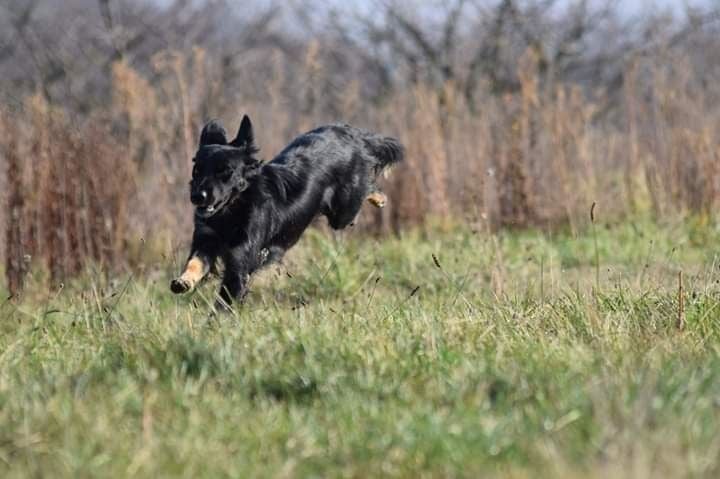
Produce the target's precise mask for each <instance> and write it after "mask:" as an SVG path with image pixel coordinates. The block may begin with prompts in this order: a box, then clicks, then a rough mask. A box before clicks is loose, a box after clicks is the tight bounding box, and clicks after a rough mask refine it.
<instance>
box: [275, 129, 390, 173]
mask: <svg viewBox="0 0 720 479" xmlns="http://www.w3.org/2000/svg"><path fill="white" fill-rule="evenodd" d="M358 155H360V156H364V158H360V157H358ZM298 156H304V157H308V158H312V159H313V163H314V164H315V166H316V167H317V166H321V165H323V164H335V165H337V164H343V163H345V162H346V161H361V160H362V161H365V162H366V163H368V164H369V165H370V166H371V167H372V169H373V173H374V174H375V176H377V175H379V174H380V173H381V172H382V171H383V170H384V169H385V168H387V167H389V166H391V165H393V164H395V163H398V162H400V161H401V160H402V159H403V147H402V145H401V144H400V142H399V141H398V140H396V139H395V138H392V137H387V136H382V135H378V134H376V133H372V132H369V131H367V130H363V129H361V128H356V127H353V126H350V125H348V124H335V125H325V126H321V127H318V128H315V129H314V130H311V131H309V132H307V133H305V134H302V135H300V136H298V137H297V138H295V140H293V141H292V142H291V143H290V144H289V145H288V146H286V147H285V148H284V149H283V150H282V151H281V152H280V153H279V154H278V155H277V156H276V157H275V158H274V159H273V160H272V162H271V163H276V164H286V163H288V162H290V161H292V160H293V159H294V158H297V157H298Z"/></svg>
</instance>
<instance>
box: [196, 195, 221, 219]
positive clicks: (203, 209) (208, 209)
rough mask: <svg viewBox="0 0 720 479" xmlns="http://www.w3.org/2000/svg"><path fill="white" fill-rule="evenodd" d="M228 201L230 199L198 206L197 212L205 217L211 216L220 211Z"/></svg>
mask: <svg viewBox="0 0 720 479" xmlns="http://www.w3.org/2000/svg"><path fill="white" fill-rule="evenodd" d="M227 202H228V199H225V200H220V201H218V202H217V203H215V204H212V205H208V206H196V207H195V212H196V213H197V214H198V215H199V216H201V217H203V218H209V217H211V216H213V215H214V214H216V213H217V212H218V211H220V210H221V209H222V208H223V206H225V204H226V203H227Z"/></svg>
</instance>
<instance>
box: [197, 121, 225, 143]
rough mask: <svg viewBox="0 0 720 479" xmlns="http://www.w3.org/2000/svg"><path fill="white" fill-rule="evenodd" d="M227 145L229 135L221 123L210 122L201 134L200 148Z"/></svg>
mask: <svg viewBox="0 0 720 479" xmlns="http://www.w3.org/2000/svg"><path fill="white" fill-rule="evenodd" d="M204 145H227V133H225V128H223V127H222V125H221V124H220V122H219V121H217V120H210V121H209V122H208V123H207V125H205V127H204V128H203V129H202V133H200V146H204Z"/></svg>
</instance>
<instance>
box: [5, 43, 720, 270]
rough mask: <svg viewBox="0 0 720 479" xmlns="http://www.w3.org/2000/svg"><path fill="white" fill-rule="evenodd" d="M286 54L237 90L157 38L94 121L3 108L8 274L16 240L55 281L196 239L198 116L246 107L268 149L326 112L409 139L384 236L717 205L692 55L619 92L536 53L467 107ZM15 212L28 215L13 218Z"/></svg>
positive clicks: (213, 69)
mask: <svg viewBox="0 0 720 479" xmlns="http://www.w3.org/2000/svg"><path fill="white" fill-rule="evenodd" d="M279 58H280V56H279V55H278V56H277V57H274V58H273V57H271V58H269V59H267V60H266V61H271V62H274V63H273V65H275V67H274V68H273V72H274V73H273V77H272V78H271V79H270V81H264V82H261V83H257V82H254V81H253V77H252V72H251V71H248V72H247V73H244V74H243V75H245V76H244V77H243V78H242V79H240V80H241V81H240V82H238V81H234V82H233V85H237V84H238V83H240V84H241V85H245V86H244V87H243V88H241V89H240V90H237V88H234V89H232V90H229V89H226V88H225V85H224V83H223V81H224V75H225V73H224V70H223V68H222V65H220V64H218V60H217V59H215V58H212V57H211V56H209V55H207V54H206V53H205V52H204V51H203V50H201V49H195V50H193V51H191V52H187V53H186V52H178V51H161V52H159V53H157V54H156V55H155V57H154V60H153V68H154V70H153V72H152V75H149V74H141V73H140V72H139V71H136V70H134V69H133V67H132V66H131V65H130V64H129V63H127V62H124V61H122V62H118V63H116V64H115V65H114V66H113V68H112V72H113V74H112V92H111V95H110V97H111V102H109V104H108V105H106V106H98V107H97V108H96V110H95V111H93V112H90V114H88V115H87V117H83V118H66V117H64V116H63V114H62V112H56V111H54V110H53V107H52V106H51V105H47V104H44V103H43V99H42V96H41V95H36V96H35V97H33V98H30V99H28V101H27V102H26V105H27V106H26V108H25V109H24V110H23V111H15V112H12V113H10V112H7V111H6V112H4V113H3V114H2V116H3V123H4V124H5V125H10V127H6V128H4V129H3V132H4V133H3V138H2V140H1V143H2V144H3V145H4V146H5V148H4V149H3V150H4V154H3V156H2V161H3V163H4V165H5V166H4V169H5V170H6V171H7V174H6V179H5V181H7V182H9V184H8V185H7V188H6V191H7V192H8V193H9V196H8V197H7V200H8V201H9V202H10V203H9V205H10V209H9V210H8V211H9V215H10V216H6V222H5V223H6V233H5V235H4V236H5V237H6V238H8V240H9V241H8V244H7V246H6V251H5V252H6V254H7V255H8V258H9V260H10V261H11V262H10V263H8V262H7V261H6V263H7V264H8V266H9V267H8V268H7V271H8V274H15V273H13V271H16V270H17V269H18V267H17V266H15V265H13V264H11V263H12V261H15V260H16V259H17V257H18V253H17V252H18V251H20V252H26V253H27V254H29V255H31V256H32V257H35V258H37V257H39V256H43V257H46V259H45V260H44V262H45V263H46V265H47V267H48V268H49V269H50V271H51V273H52V275H53V276H54V277H58V278H60V277H62V276H64V275H66V274H67V273H73V272H76V271H78V268H79V266H80V262H82V261H81V260H82V259H83V258H94V259H100V260H102V261H105V262H107V263H108V264H116V263H117V262H118V261H120V260H127V258H126V257H124V256H126V255H124V254H123V251H124V250H125V249H124V248H123V247H122V245H123V244H126V243H127V242H131V243H132V242H137V241H138V239H139V238H146V239H147V238H157V237H168V236H171V237H172V238H174V239H175V241H176V245H177V242H178V240H177V238H182V237H186V236H189V228H190V219H191V214H190V211H189V206H188V204H187V200H186V194H187V193H186V184H187V179H188V176H189V170H190V158H191V155H192V152H193V149H194V147H195V142H196V140H197V132H198V130H199V128H200V127H201V126H202V124H203V122H204V121H206V120H207V119H208V118H210V117H219V118H221V119H223V120H225V122H226V124H227V126H228V128H229V129H234V128H235V127H236V126H237V125H236V123H237V122H238V119H239V118H240V116H241V114H242V113H244V112H247V113H249V114H250V115H251V117H252V118H253V119H254V121H255V124H256V125H257V136H258V140H259V143H260V145H261V146H262V149H263V154H264V155H265V157H266V158H268V159H269V158H271V157H272V155H273V154H274V153H276V152H277V151H279V150H280V148H281V147H282V146H284V145H285V144H286V143H287V142H288V141H289V140H290V139H291V138H292V137H293V136H294V135H296V134H299V133H301V132H302V131H304V130H306V129H308V128H311V127H312V126H314V125H317V124H320V123H326V122H333V121H351V122H353V123H354V124H357V125H360V126H364V127H367V128H371V129H373V130H378V131H381V132H384V133H387V134H390V135H395V136H397V137H399V138H400V139H401V141H402V142H403V143H404V144H405V145H406V147H407V162H406V163H405V164H404V165H403V166H401V167H399V168H398V170H397V171H396V172H395V173H394V175H393V176H392V177H391V179H390V180H388V181H387V182H386V184H385V185H384V188H385V189H386V190H387V192H388V196H389V198H390V202H389V205H388V207H387V208H386V210H384V211H381V212H372V213H371V212H368V213H366V215H365V217H364V218H362V220H361V222H360V227H362V228H366V229H369V230H372V231H376V232H381V231H384V232H387V231H399V230H400V229H401V228H403V227H405V226H407V225H417V224H423V223H424V222H426V221H427V220H428V219H429V218H449V217H457V218H462V219H463V220H464V221H467V222H469V223H472V224H473V225H475V227H478V228H485V227H490V228H496V227H516V228H522V227H528V226H540V227H546V228H555V227H563V226H569V227H570V228H571V229H572V230H573V231H575V232H577V231H578V230H579V229H581V228H583V227H585V226H586V225H587V223H588V220H587V211H588V208H589V207H590V205H591V204H593V203H594V202H595V203H597V205H598V208H599V210H602V212H603V216H604V217H605V218H619V217H623V216H628V215H632V214H635V213H638V212H641V213H642V212H652V213H653V214H655V215H656V216H664V215H669V214H670V215H672V214H678V213H682V214H684V213H688V212H690V213H696V214H698V215H700V216H701V217H703V216H705V217H707V216H708V215H710V214H711V213H712V211H714V208H716V207H717V206H718V200H719V198H720V171H718V170H719V169H720V166H719V165H720V162H719V161H718V160H720V159H719V158H718V154H719V152H720V150H719V149H718V142H717V138H718V137H720V136H719V135H718V133H720V131H718V130H719V129H720V128H719V127H720V121H719V118H718V114H717V112H716V109H715V108H714V107H713V105H714V104H715V103H716V102H715V100H716V98H717V96H718V92H717V91H716V90H717V87H716V86H715V85H717V84H718V82H712V81H707V80H708V79H707V76H711V75H712V73H708V72H705V73H703V75H704V77H702V78H700V77H699V75H700V74H699V73H698V74H695V73H693V71H692V69H691V68H690V66H689V65H687V64H686V63H685V62H683V60H682V58H675V57H672V56H670V54H668V56H667V57H660V58H658V57H657V56H655V57H638V58H637V59H636V60H635V61H633V62H631V63H629V64H628V67H627V71H626V72H625V74H624V75H623V77H622V79H623V81H622V85H621V87H619V88H617V87H614V89H607V90H605V91H603V90H598V91H583V90H582V89H581V88H580V87H578V86H575V85H572V84H563V83H558V82H556V81H553V80H552V78H551V77H550V76H549V75H548V74H547V73H544V72H543V71H541V69H539V68H538V60H537V56H536V55H535V54H534V53H533V50H528V52H527V53H526V54H525V55H524V56H523V57H522V58H521V60H520V62H519V64H518V66H517V68H518V72H519V74H518V76H519V78H520V85H519V89H518V90H517V91H516V92H513V93H506V94H503V95H502V96H497V95H495V94H494V93H493V92H492V90H491V89H490V88H489V87H487V88H485V89H480V90H479V91H478V93H477V94H476V95H474V100H473V101H474V104H472V105H470V104H468V103H467V97H466V96H465V95H461V94H458V92H457V91H456V88H455V86H454V84H453V83H452V82H451V81H449V82H447V83H445V84H444V85H442V86H441V87H439V88H438V87H430V86H428V85H424V84H414V85H410V86H409V87H408V88H407V89H405V90H399V91H396V92H394V93H392V94H391V95H388V96H386V97H385V98H383V99H382V100H381V101H373V102H369V101H365V100H364V99H362V98H360V97H359V93H358V92H359V89H358V86H357V85H356V84H353V83H350V84H343V85H335V84H333V83H332V78H333V77H332V74H331V73H332V72H330V71H328V68H326V62H327V61H329V60H327V57H326V56H325V55H324V52H323V46H322V44H320V43H317V42H311V43H309V45H308V47H307V49H306V52H305V55H304V57H303V59H302V60H301V62H302V67H301V68H300V69H299V71H300V72H301V74H299V75H297V74H296V75H293V76H292V77H288V76H286V75H285V70H284V63H283V62H282V61H281V60H280V59H279ZM700 81H703V87H702V88H698V83H699V82H700ZM13 132H18V133H13ZM18 135H19V138H21V141H19V142H18V141H17V138H16V137H18ZM16 159H19V160H20V161H19V163H18V162H17V161H16ZM28 159H29V160H28ZM18 168H20V169H21V170H22V174H18V171H19V170H18ZM21 204H22V206H20V205H21ZM18 208H22V210H23V211H24V213H22V214H20V216H19V217H20V218H21V221H20V222H19V223H18V222H17V221H8V220H9V219H10V218H11V217H12V215H14V214H17V211H19V210H18ZM13 211H14V212H15V213H13ZM19 225H24V226H19ZM17 228H21V229H22V232H19V230H17ZM43 235H44V236H43ZM18 241H20V242H21V243H22V245H21V246H20V247H19V246H18V244H17V242H18ZM40 243H42V248H38V246H37V245H38V244H40ZM130 250H133V249H132V248H131V249H130ZM13 284H16V282H14V283H13Z"/></svg>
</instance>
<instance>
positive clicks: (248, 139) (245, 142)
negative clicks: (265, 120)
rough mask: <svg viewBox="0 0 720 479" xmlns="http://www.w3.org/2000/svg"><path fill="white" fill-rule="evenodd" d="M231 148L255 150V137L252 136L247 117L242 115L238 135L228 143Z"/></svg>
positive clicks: (250, 124)
mask: <svg viewBox="0 0 720 479" xmlns="http://www.w3.org/2000/svg"><path fill="white" fill-rule="evenodd" d="M230 144H231V145H232V146H236V147H238V148H240V147H247V148H249V149H251V150H255V149H256V148H255V135H254V134H253V127H252V123H251V122H250V118H248V116H247V115H243V119H242V121H241V122H240V129H239V130H238V134H237V136H236V137H235V139H234V140H233V141H231V142H230Z"/></svg>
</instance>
